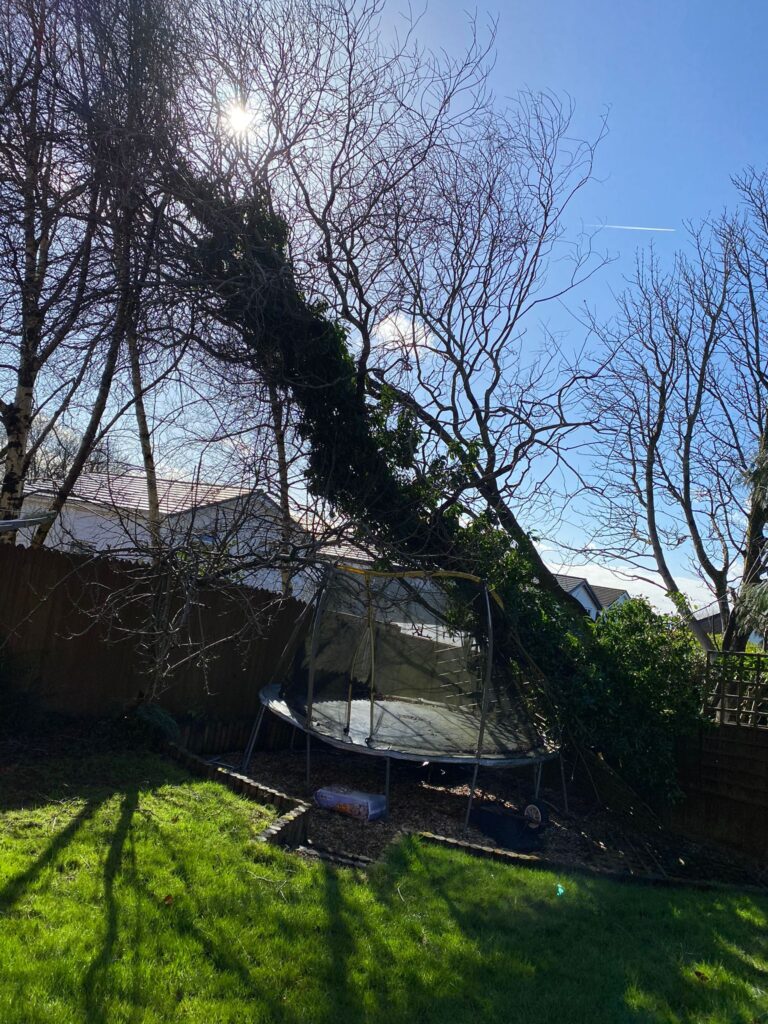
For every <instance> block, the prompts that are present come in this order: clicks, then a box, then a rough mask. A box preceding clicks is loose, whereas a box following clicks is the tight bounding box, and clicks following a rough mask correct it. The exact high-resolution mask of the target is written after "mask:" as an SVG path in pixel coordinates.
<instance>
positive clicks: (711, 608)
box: [693, 601, 763, 645]
mask: <svg viewBox="0 0 768 1024" xmlns="http://www.w3.org/2000/svg"><path fill="white" fill-rule="evenodd" d="M693 617H694V619H696V621H697V622H701V623H702V624H703V625H704V629H705V630H706V631H707V633H708V634H709V635H710V636H713V637H714V636H722V633H723V621H722V616H721V615H720V605H719V604H718V603H717V601H711V602H710V603H709V604H705V605H704V607H703V608H699V609H697V610H696V611H695V612H694V613H693ZM749 642H750V643H752V644H757V645H762V643H763V638H762V636H761V635H760V634H759V633H757V632H753V633H752V634H751V636H750V638H749Z"/></svg>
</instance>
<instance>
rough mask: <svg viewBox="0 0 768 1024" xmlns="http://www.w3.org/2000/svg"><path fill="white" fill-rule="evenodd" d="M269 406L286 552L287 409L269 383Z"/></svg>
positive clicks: (287, 577)
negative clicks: (285, 418) (273, 434)
mask: <svg viewBox="0 0 768 1024" xmlns="http://www.w3.org/2000/svg"><path fill="white" fill-rule="evenodd" d="M267 388H268V390H269V404H270V407H271V410H272V429H273V430H274V432H275V446H276V448H277V475H278V485H279V491H280V533H281V541H282V547H283V551H284V552H288V551H289V550H290V544H291V533H292V526H293V520H292V519H291V506H290V501H289V484H288V458H287V454H286V449H285V420H284V417H285V407H284V403H283V399H282V398H281V396H280V394H279V393H278V390H277V388H276V387H275V384H274V383H273V382H272V381H269V382H268V384H267ZM281 577H282V583H283V596H284V597H290V596H291V574H290V571H289V570H288V569H287V568H284V569H282V570H281Z"/></svg>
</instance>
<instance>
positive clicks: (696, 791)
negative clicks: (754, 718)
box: [665, 724, 768, 860]
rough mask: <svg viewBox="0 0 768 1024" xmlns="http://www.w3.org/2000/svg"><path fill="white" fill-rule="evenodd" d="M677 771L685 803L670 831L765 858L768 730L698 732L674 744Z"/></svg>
mask: <svg viewBox="0 0 768 1024" xmlns="http://www.w3.org/2000/svg"><path fill="white" fill-rule="evenodd" d="M678 770H679V777H680V785H681V787H682V789H683V792H684V793H685V799H684V800H682V801H681V802H680V803H678V804H675V805H674V806H673V807H671V808H669V809H668V810H667V811H666V812H665V820H666V822H667V824H668V825H669V826H671V827H672V828H674V829H675V830H677V831H680V832H684V833H686V834H688V835H692V836H698V837H701V838H703V839H711V840H714V841H716V842H719V843H723V844H725V845H727V846H733V847H736V848H737V849H739V850H741V851H742V852H744V853H748V854H750V855H752V856H754V857H758V858H760V859H762V860H765V859H766V858H768V730H766V729H755V728H747V727H745V726H738V725H728V724H724V725H719V726H709V727H708V726H706V725H705V726H702V727H701V729H700V730H699V732H698V733H697V735H695V736H693V737H689V738H686V739H685V740H683V741H681V743H680V744H679V750H678Z"/></svg>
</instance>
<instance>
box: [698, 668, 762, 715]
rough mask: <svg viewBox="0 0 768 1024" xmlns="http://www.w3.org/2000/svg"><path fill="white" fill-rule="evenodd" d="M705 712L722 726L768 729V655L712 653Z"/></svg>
mask: <svg viewBox="0 0 768 1024" xmlns="http://www.w3.org/2000/svg"><path fill="white" fill-rule="evenodd" d="M705 713H706V715H707V717H708V718H710V719H711V720H712V721H714V722H716V723H717V724H718V725H738V726H743V727H745V728H750V729H768V654H767V653H758V652H752V651H749V652H745V653H736V652H731V651H710V652H709V654H708V656H707V688H706V704H705Z"/></svg>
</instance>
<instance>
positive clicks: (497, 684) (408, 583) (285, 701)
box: [262, 566, 557, 764]
mask: <svg viewBox="0 0 768 1024" xmlns="http://www.w3.org/2000/svg"><path fill="white" fill-rule="evenodd" d="M492 636H493V624H492V613H491V602H490V600H489V596H488V592H487V590H486V588H485V587H484V585H483V584H482V582H481V581H478V580H474V579H472V578H470V577H460V576H458V575H451V574H448V573H433V574H429V573H403V574H386V573H376V572H372V571H367V570H360V569H357V568H353V567H344V566H338V567H336V568H334V569H333V570H331V571H330V572H329V574H328V575H327V577H326V581H325V583H324V585H323V587H322V588H321V590H320V591H319V593H318V595H317V598H316V600H315V603H314V605H313V606H312V607H311V608H310V609H308V612H307V614H305V615H304V616H303V619H302V621H301V623H300V624H299V627H298V628H297V630H296V631H295V633H294V637H293V638H292V641H291V642H290V643H289V645H288V647H287V648H286V651H285V653H284V656H283V659H282V662H281V672H280V677H279V678H278V679H276V680H275V681H274V683H273V685H271V686H268V687H266V688H265V690H264V691H262V701H263V703H264V704H265V705H266V706H267V707H269V708H270V709H271V710H273V711H275V712H277V714H279V715H281V716H282V717H284V718H287V719H289V720H291V721H292V722H293V723H294V724H296V725H298V726H299V727H300V728H302V729H304V730H305V731H307V732H309V733H312V734H315V735H317V736H318V737H320V738H321V739H324V740H326V741H328V742H330V743H333V744H335V745H337V746H342V747H357V748H358V749H360V750H363V751H365V752H367V753H370V754H380V755H384V756H388V757H402V758H408V759H413V760H416V759H425V760H440V761H470V762H475V763H478V764H483V763H495V764H525V763H532V762H536V761H540V760H544V759H547V758H549V757H552V756H554V755H555V754H556V752H557V748H556V746H555V745H554V744H553V743H552V742H551V741H550V740H549V739H548V738H547V736H546V735H545V733H544V731H543V729H542V728H541V725H540V723H539V722H538V721H537V720H535V719H534V717H533V715H532V714H531V712H530V709H529V706H528V702H527V701H526V700H523V696H522V693H521V691H520V689H519V688H518V686H517V684H516V682H515V678H514V675H513V673H512V672H510V671H508V670H507V669H505V668H504V667H503V666H499V665H496V664H494V661H493V644H492Z"/></svg>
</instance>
